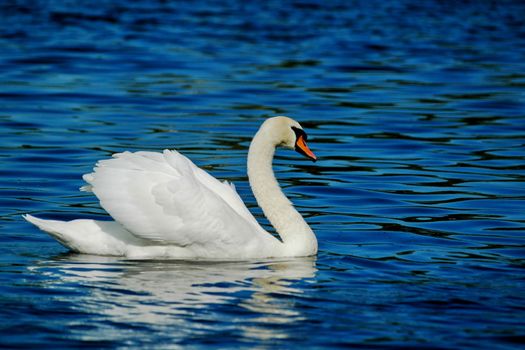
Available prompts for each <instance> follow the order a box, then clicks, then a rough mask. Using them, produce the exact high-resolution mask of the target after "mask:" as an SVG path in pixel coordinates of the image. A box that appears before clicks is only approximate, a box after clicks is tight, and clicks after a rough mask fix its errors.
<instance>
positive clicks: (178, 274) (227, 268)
mask: <svg viewBox="0 0 525 350" xmlns="http://www.w3.org/2000/svg"><path fill="white" fill-rule="evenodd" d="M32 269H33V272H34V273H38V274H39V275H41V276H42V277H45V280H46V287H47V288H54V289H59V290H63V289H64V288H66V289H71V288H72V287H73V288H74V289H75V290H74V291H72V292H73V294H74V295H73V297H72V296H68V295H66V296H60V297H59V298H63V300H61V301H63V302H67V303H68V304H69V303H71V304H72V307H73V308H76V309H77V310H78V309H80V310H79V311H82V312H83V313H88V314H89V316H90V317H89V321H88V322H92V321H95V322H101V321H102V322H104V323H106V324H107V323H108V322H109V323H111V324H125V325H140V326H146V327H148V328H153V329H156V330H163V329H164V330H165V328H166V327H169V328H170V332H174V331H175V330H176V331H175V333H176V334H173V336H174V337H177V333H179V334H178V336H181V333H180V332H182V333H184V334H186V335H188V334H189V333H197V334H205V333H207V330H210V331H214V332H215V331H217V328H218V327H219V328H220V325H221V323H222V319H223V318H224V317H229V318H230V319H229V322H232V319H233V322H235V323H237V322H238V327H236V328H237V329H238V330H240V332H241V334H242V336H243V337H246V338H251V339H279V338H281V339H282V338H287V337H288V334H287V333H286V330H285V329H284V328H282V327H279V325H285V324H292V323H294V322H297V321H300V320H302V319H304V317H303V316H302V314H301V311H300V310H299V309H298V308H297V307H295V305H294V303H293V301H292V300H293V297H294V296H298V295H301V294H302V293H303V289H302V288H301V284H303V285H304V283H308V282H309V279H310V280H311V279H312V278H313V277H315V274H316V271H317V269H316V268H315V258H314V257H307V258H294V259H289V260H278V261H264V262H183V261H158V260H150V261H130V260H119V259H118V258H115V257H103V256H90V255H76V254H67V255H65V256H61V257H58V258H57V259H56V260H55V261H53V262H52V263H51V264H49V261H47V262H46V264H45V266H43V265H42V264H41V265H36V266H34V267H33V268H32ZM78 293H80V295H79V294H78ZM60 295H63V294H62V293H60ZM72 299H75V302H73V303H72V301H71V300H72ZM235 320H237V321H235ZM276 325H277V326H276ZM230 327H231V323H230ZM81 332H82V334H78V335H80V336H81V337H82V338H83V339H89V338H93V339H100V337H101V336H103V335H101V334H100V332H101V329H99V326H97V327H95V329H91V331H89V327H87V328H83V329H82V330H81Z"/></svg>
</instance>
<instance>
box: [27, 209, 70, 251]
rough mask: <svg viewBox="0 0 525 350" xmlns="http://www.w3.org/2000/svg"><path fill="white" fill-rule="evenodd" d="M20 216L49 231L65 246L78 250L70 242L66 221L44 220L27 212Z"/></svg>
mask: <svg viewBox="0 0 525 350" xmlns="http://www.w3.org/2000/svg"><path fill="white" fill-rule="evenodd" d="M22 217H23V218H24V219H26V220H27V221H28V222H30V223H32V224H33V225H35V226H36V227H38V228H39V229H41V230H42V231H45V232H47V233H49V234H50V235H51V236H52V237H53V238H55V239H56V240H57V241H59V242H60V243H61V244H62V245H63V246H65V247H66V248H69V249H71V250H74V251H78V250H77V249H75V247H74V244H72V241H73V239H72V237H71V232H69V231H70V230H69V228H68V225H67V224H68V222H67V221H59V220H44V219H39V218H37V217H34V216H32V215H29V214H25V215H22Z"/></svg>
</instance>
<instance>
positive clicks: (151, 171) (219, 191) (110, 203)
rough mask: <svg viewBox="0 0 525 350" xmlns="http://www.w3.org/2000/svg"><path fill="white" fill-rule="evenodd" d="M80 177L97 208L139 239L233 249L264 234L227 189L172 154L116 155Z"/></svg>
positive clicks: (177, 154) (239, 200) (243, 206)
mask: <svg viewBox="0 0 525 350" xmlns="http://www.w3.org/2000/svg"><path fill="white" fill-rule="evenodd" d="M84 179H85V181H86V182H88V183H89V184H90V185H91V190H92V191H93V192H94V193H95V195H96V196H97V197H98V198H99V200H100V204H101V206H102V207H103V208H104V209H105V210H106V211H107V212H108V213H109V214H110V215H111V216H112V217H113V218H114V219H115V220H116V221H118V222H120V223H121V224H122V225H123V226H124V227H125V228H126V229H127V230H129V231H130V232H131V233H133V234H134V235H136V236H138V237H140V238H143V239H147V240H152V241H156V242H160V243H164V244H175V245H178V246H188V245H194V244H197V245H214V246H223V245H230V244H232V245H235V246H239V245H242V244H246V243H248V242H250V241H253V240H257V239H259V238H261V235H266V234H265V233H264V231H262V229H261V228H260V226H259V225H258V224H257V221H256V220H255V218H253V216H252V215H251V214H250V212H249V211H248V209H247V208H246V206H245V205H244V203H243V202H242V200H241V199H240V197H239V195H238V194H237V192H236V191H235V189H234V188H233V187H232V186H231V185H229V184H227V183H221V182H220V181H218V180H217V179H215V178H214V177H212V176H211V175H209V174H208V173H206V172H205V171H204V170H202V169H200V168H198V167H197V166H195V164H193V163H192V162H191V161H190V160H189V159H188V158H186V157H184V156H183V155H181V154H180V153H178V152H177V151H170V150H165V151H164V152H163V153H153V152H137V153H130V152H125V153H119V154H116V155H114V156H113V158H112V159H108V160H103V161H100V162H98V163H97V166H96V167H95V169H94V172H93V173H91V174H86V175H84Z"/></svg>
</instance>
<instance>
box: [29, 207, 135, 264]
mask: <svg viewBox="0 0 525 350" xmlns="http://www.w3.org/2000/svg"><path fill="white" fill-rule="evenodd" d="M23 217H24V219H26V220H27V221H29V222H30V223H32V224H33V225H35V226H36V227H38V228H39V229H41V230H42V231H45V232H47V233H49V234H50V235H51V236H52V237H53V238H55V239H56V240H57V241H58V242H60V243H61V244H62V245H63V246H64V247H66V248H69V249H71V250H72V251H74V252H77V253H85V254H97V255H116V256H122V255H125V251H126V249H127V246H128V245H129V244H136V243H137V240H138V239H137V238H136V237H133V235H131V234H130V233H129V232H128V231H126V230H125V229H124V228H123V227H122V226H121V225H120V224H119V223H117V222H114V221H95V220H85V219H79V220H73V221H59V220H44V219H39V218H37V217H34V216H32V215H29V214H26V215H23Z"/></svg>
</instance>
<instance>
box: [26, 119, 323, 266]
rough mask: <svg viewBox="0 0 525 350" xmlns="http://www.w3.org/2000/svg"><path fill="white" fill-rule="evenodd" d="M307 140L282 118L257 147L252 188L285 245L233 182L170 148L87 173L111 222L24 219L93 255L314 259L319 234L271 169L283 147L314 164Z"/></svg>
mask: <svg viewBox="0 0 525 350" xmlns="http://www.w3.org/2000/svg"><path fill="white" fill-rule="evenodd" d="M298 130H300V131H298ZM304 141H305V134H304V132H303V131H302V128H301V127H300V125H299V124H298V123H297V122H295V121H293V120H292V119H290V118H286V117H275V118H270V119H268V120H267V121H266V122H265V123H263V125H262V126H261V128H260V129H259V132H258V133H257V135H256V136H255V137H254V140H253V141H252V144H251V145H250V152H249V156H248V174H249V177H250V184H251V186H252V189H253V190H254V194H255V196H256V199H257V201H258V203H259V205H261V207H262V209H263V211H264V213H265V215H266V216H267V217H268V219H269V220H270V222H272V224H273V225H274V226H275V227H276V229H277V231H278V232H279V234H280V235H281V238H282V240H283V241H282V242H281V241H279V240H278V239H276V238H275V237H273V236H272V235H270V234H269V233H268V232H266V231H265V230H264V229H263V228H262V227H261V226H260V225H259V224H258V223H257V221H256V220H255V218H254V217H253V216H252V214H251V213H250V212H249V210H248V209H247V208H246V206H245V205H244V203H243V202H242V200H241V198H240V197H239V195H238V194H237V192H236V191H235V187H234V186H233V185H231V184H228V183H227V182H220V181H218V180H217V179H215V178H214V177H212V176H211V175H209V174H208V173H207V172H205V171H204V170H202V169H200V168H199V167H197V166H195V164H193V163H192V162H191V161H190V160H189V159H188V158H186V157H185V156H183V155H182V154H180V153H178V152H177V151H170V150H165V151H164V152H163V153H155V152H136V153H130V152H124V153H119V154H115V155H114V156H113V158H111V159H107V160H102V161H99V162H98V163H97V165H96V166H95V169H94V171H93V173H91V174H86V175H84V177H83V178H84V180H85V181H86V182H87V183H88V184H89V186H86V187H85V188H86V189H88V190H91V191H92V192H93V193H94V194H95V195H96V196H97V197H98V199H99V201H100V205H101V206H102V208H104V209H105V210H106V211H107V212H108V213H109V215H111V217H112V218H113V219H114V221H112V222H109V221H108V222H105V221H94V220H73V221H69V222H63V221H56V220H42V219H38V218H36V217H33V216H31V215H25V216H24V217H25V218H26V220H28V221H29V222H31V223H33V224H35V225H36V226H38V227H39V228H40V229H42V230H44V231H46V232H48V233H50V234H51V235H52V236H53V237H55V238H56V239H57V240H58V241H59V242H60V243H62V244H63V245H65V246H66V247H69V248H70V249H72V250H73V251H76V252H80V253H87V254H99V255H116V256H126V257H130V258H179V259H191V258H199V259H248V258H263V257H283V256H304V255H312V254H315V253H316V251H317V241H316V239H315V236H314V234H313V232H312V231H311V229H310V228H309V227H308V225H307V224H306V222H305V221H304V220H303V219H302V217H301V216H300V215H299V214H298V213H297V211H296V210H295V209H294V208H293V206H292V205H291V203H290V202H289V201H288V199H287V198H286V197H285V196H284V194H283V193H282V191H281V190H280V188H279V185H278V184H277V182H276V180H275V177H274V176H273V171H272V169H271V162H272V159H273V155H274V150H275V147H276V146H277V145H281V144H282V145H284V146H285V147H288V148H297V147H299V151H300V152H301V153H303V154H306V155H307V156H308V157H310V158H312V159H315V156H314V155H313V153H311V151H310V150H309V149H308V148H307V147H306V144H305V143H304ZM303 144H304V146H303V147H301V146H302V145H303ZM305 147H306V148H305ZM305 152H306V153H305Z"/></svg>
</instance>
